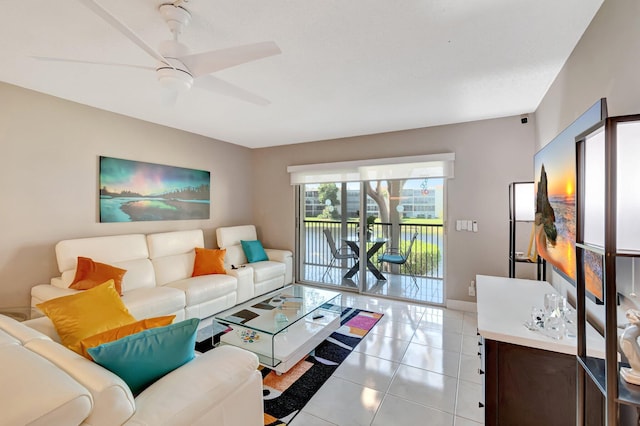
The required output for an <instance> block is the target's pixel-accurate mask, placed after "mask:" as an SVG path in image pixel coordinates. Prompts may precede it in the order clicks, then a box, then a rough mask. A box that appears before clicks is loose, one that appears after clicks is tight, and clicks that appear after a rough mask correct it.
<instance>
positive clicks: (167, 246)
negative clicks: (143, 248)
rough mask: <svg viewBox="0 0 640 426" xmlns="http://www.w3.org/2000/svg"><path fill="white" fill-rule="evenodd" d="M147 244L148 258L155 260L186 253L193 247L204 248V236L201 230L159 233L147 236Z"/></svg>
mask: <svg viewBox="0 0 640 426" xmlns="http://www.w3.org/2000/svg"><path fill="white" fill-rule="evenodd" d="M147 243H148V244H149V257H150V258H151V259H157V258H159V257H165V256H172V255H174V254H184V253H188V252H189V251H192V250H193V249H194V248H195V247H204V235H203V233H202V229H193V230H190V231H175V232H161V233H158V234H149V235H147Z"/></svg>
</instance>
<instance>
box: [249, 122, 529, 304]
mask: <svg viewBox="0 0 640 426" xmlns="http://www.w3.org/2000/svg"><path fill="white" fill-rule="evenodd" d="M534 146H535V142H534V124H533V123H532V120H530V121H529V124H526V125H523V124H521V123H520V117H508V118H503V119H497V120H486V121H477V122H471V123H463V124H456V125H450V126H440V127H431V128H425V129H418V130H410V131H402V132H394V133H385V134H377V135H371V136H364V137H354V138H347V139H339V140H331V141H323V142H314V143H305V144H298V145H287V146H281V147H272V148H263V149H256V150H254V151H253V168H254V174H255V176H256V179H255V184H254V192H253V193H254V203H253V205H254V217H255V219H256V224H257V225H258V226H259V228H260V229H259V232H260V233H261V235H262V237H263V239H264V240H265V241H266V242H268V244H269V245H271V246H274V247H288V248H290V247H293V245H294V238H295V235H294V223H295V221H294V216H295V207H294V199H295V198H294V190H293V188H292V187H291V186H290V185H289V176H288V174H287V171H286V169H287V166H290V165H299V164H313V163H326V162H332V161H349V160H359V159H368V158H384V157H400V156H407V155H421V154H433V153H439V152H455V154H456V161H455V178H454V179H452V180H450V181H449V182H448V188H447V220H448V226H447V237H446V242H447V247H446V285H447V298H448V299H455V300H465V301H473V300H474V299H475V298H472V297H469V296H468V287H469V284H470V282H471V280H472V279H474V278H475V275H476V274H490V275H502V276H506V275H508V261H507V252H508V245H509V233H508V217H509V216H508V185H509V183H510V182H512V181H518V180H532V179H533V153H534ZM456 219H475V220H477V221H478V227H479V232H478V233H470V232H456V231H455V220H456Z"/></svg>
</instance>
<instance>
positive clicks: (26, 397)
mask: <svg viewBox="0 0 640 426" xmlns="http://www.w3.org/2000/svg"><path fill="white" fill-rule="evenodd" d="M55 340H57V335H56V334H55V331H53V334H52V335H45V334H43V333H40V332H38V331H36V330H34V329H32V328H30V327H28V326H27V325H25V323H19V322H17V321H15V320H14V319H12V318H9V317H6V316H3V315H0V363H1V364H2V368H1V369H0V383H2V386H1V387H0V413H2V414H0V418H1V420H0V424H3V425H26V424H28V425H32V426H40V425H42V426H45V425H46V426H56V425H64V426H70V425H80V424H83V425H92V426H102V425H105V426H113V425H123V424H126V425H147V426H151V425H153V426H159V425H212V424H216V425H226V426H235V425H247V426H248V425H256V426H257V425H262V424H263V402H262V376H261V374H260V373H259V371H258V370H257V367H258V359H257V357H256V356H255V355H254V354H252V353H250V352H248V351H245V350H242V349H239V348H235V347H231V346H224V347H220V348H215V349H212V350H210V351H208V352H206V353H204V354H201V355H198V356H196V357H195V358H194V359H193V360H192V361H190V362H188V363H186V364H184V365H182V366H181V367H179V368H177V369H176V370H174V371H172V372H170V373H169V374H167V375H165V376H164V377H162V378H161V379H159V380H158V381H156V382H155V383H153V384H152V385H151V386H149V387H148V388H146V389H145V390H144V391H142V392H141V393H140V394H139V395H137V396H136V397H134V396H133V395H132V393H131V391H130V390H129V387H128V386H127V385H126V384H125V382H123V381H122V379H120V377H118V376H117V375H115V374H113V373H111V372H110V371H108V370H106V369H104V368H102V367H101V366H100V365H98V364H96V363H94V362H92V361H90V360H88V359H86V358H84V357H82V356H80V355H78V354H77V353H75V352H73V351H71V350H69V349H67V348H65V347H64V346H62V345H61V344H59V343H57V342H56V341H55Z"/></svg>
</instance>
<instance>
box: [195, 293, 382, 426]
mask: <svg viewBox="0 0 640 426" xmlns="http://www.w3.org/2000/svg"><path fill="white" fill-rule="evenodd" d="M323 308H324V309H333V310H335V311H339V310H340V309H341V308H340V307H339V306H336V305H330V304H326V305H324V306H323ZM380 318H382V314H377V313H374V312H369V311H364V310H361V309H353V308H346V309H343V310H342V314H341V316H340V325H341V326H340V328H339V329H338V330H336V331H335V332H334V333H332V334H331V336H329V337H328V338H327V339H326V340H325V341H324V342H322V343H320V345H318V347H317V348H315V349H314V350H313V351H311V353H309V355H308V356H307V357H306V358H305V359H303V360H302V361H300V362H299V363H297V364H296V365H295V366H293V367H292V368H291V369H290V370H289V371H287V372H286V373H285V374H282V375H280V376H278V375H277V374H276V372H275V371H272V370H271V369H269V368H266V367H262V366H260V367H259V369H260V372H261V373H262V383H263V395H264V424H265V426H280V425H286V424H287V423H289V422H290V421H291V420H293V418H294V417H295V416H296V415H297V414H298V413H299V412H300V410H302V407H304V406H305V404H306V403H307V402H308V401H309V400H310V399H311V397H312V396H313V395H315V393H316V392H317V391H318V389H320V387H322V385H323V384H324V382H326V381H327V379H328V378H329V377H330V376H331V374H333V372H334V371H336V369H337V368H338V366H339V365H340V364H341V363H342V361H344V360H345V358H347V356H349V354H350V353H351V352H352V351H353V349H354V348H355V347H356V345H357V344H358V343H360V341H361V340H362V339H363V338H364V336H366V335H367V333H369V331H370V330H371V329H372V328H373V326H374V325H376V324H377V323H378V321H379V320H380ZM208 327H209V328H205V329H203V330H200V331H199V332H198V338H197V339H196V340H197V342H196V350H197V351H200V352H206V351H208V350H210V349H212V348H213V344H215V343H217V342H218V341H219V340H220V336H221V335H222V334H224V333H225V332H227V331H229V330H230V329H229V328H228V327H226V326H222V325H220V324H218V323H216V322H215V321H214V323H213V324H212V325H211V326H208ZM212 335H213V336H214V337H213V339H212V338H211V336H212Z"/></svg>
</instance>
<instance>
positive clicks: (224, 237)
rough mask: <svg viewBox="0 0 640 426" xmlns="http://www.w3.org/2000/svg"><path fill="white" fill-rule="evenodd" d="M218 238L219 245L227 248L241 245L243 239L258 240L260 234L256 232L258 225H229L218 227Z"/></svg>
mask: <svg viewBox="0 0 640 426" xmlns="http://www.w3.org/2000/svg"><path fill="white" fill-rule="evenodd" d="M216 239H217V240H218V247H220V248H227V247H230V246H237V245H240V241H241V240H245V241H251V240H257V239H258V234H257V233H256V227H255V226H253V225H241V226H227V227H223V228H218V229H216Z"/></svg>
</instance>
